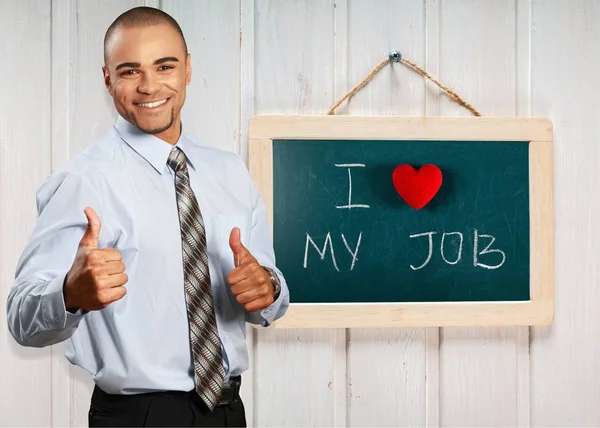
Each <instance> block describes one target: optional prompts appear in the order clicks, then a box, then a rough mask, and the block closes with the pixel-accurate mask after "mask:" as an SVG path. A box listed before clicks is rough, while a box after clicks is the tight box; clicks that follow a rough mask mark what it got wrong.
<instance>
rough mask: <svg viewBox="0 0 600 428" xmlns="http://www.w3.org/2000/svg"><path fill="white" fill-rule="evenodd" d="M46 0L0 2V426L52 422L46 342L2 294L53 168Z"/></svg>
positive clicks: (31, 227) (27, 235) (25, 239)
mask: <svg viewBox="0 0 600 428" xmlns="http://www.w3.org/2000/svg"><path fill="white" fill-rule="evenodd" d="M50 7H51V4H50V2H43V3H38V2H23V1H21V0H7V1H2V2H0V40H1V41H0V57H1V58H3V65H4V66H3V67H2V69H1V71H0V76H1V77H2V81H3V82H4V88H3V91H2V92H3V93H2V100H3V101H2V102H1V103H0V153H1V155H0V174H1V177H0V218H1V219H2V221H1V222H0V236H1V237H2V239H0V301H2V302H3V303H2V305H0V315H1V316H2V319H3V322H2V325H3V328H2V329H0V378H1V379H2V392H1V393H0V426H12V427H16V426H50V424H51V423H52V405H53V403H52V385H51V381H52V363H51V348H49V347H48V348H43V349H36V348H25V347H21V346H19V345H18V344H17V343H16V342H15V341H14V339H13V338H12V336H10V333H9V332H8V329H7V328H6V327H5V325H6V321H5V320H6V299H7V296H8V293H9V291H10V288H11V287H12V284H13V281H14V274H15V268H16V266H17V262H18V259H19V257H20V255H21V252H22V250H23V248H24V247H25V245H26V243H27V241H28V239H29V237H30V235H31V231H32V230H33V227H34V224H35V220H36V218H37V215H36V206H35V192H36V190H37V188H38V187H39V185H40V184H41V182H42V180H44V179H45V178H46V176H47V175H48V174H49V172H50V162H51V154H50V138H51V128H50V123H51V122H50V120H51V118H50V104H51V90H50V88H51V79H50V76H51V73H50V71H51V67H50V52H51V51H50V35H51V27H50V19H51V18H50V17H51V10H50Z"/></svg>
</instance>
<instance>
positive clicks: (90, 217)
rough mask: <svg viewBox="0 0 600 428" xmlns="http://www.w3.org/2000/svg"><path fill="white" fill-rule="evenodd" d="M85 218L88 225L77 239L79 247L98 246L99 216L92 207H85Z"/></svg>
mask: <svg viewBox="0 0 600 428" xmlns="http://www.w3.org/2000/svg"><path fill="white" fill-rule="evenodd" d="M83 212H84V213H85V216H86V218H87V222H88V226H87V229H86V230H85V233H84V234H83V237H82V238H81V241H79V246H80V247H90V248H98V238H99V237H100V218H99V217H98V214H96V211H94V210H93V209H92V208H90V207H87V208H86V209H85V210H83Z"/></svg>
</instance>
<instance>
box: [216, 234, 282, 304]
mask: <svg viewBox="0 0 600 428" xmlns="http://www.w3.org/2000/svg"><path fill="white" fill-rule="evenodd" d="M229 247H230V248H231V251H232V253H233V261H234V265H235V269H233V270H232V271H231V272H230V273H229V275H228V276H227V281H228V282H229V284H231V291H232V292H233V294H235V296H236V300H237V301H238V302H239V303H241V304H242V305H244V308H245V309H246V310H247V311H249V312H252V311H257V310H260V309H264V308H266V307H267V306H269V305H271V304H272V303H273V302H274V301H275V299H274V287H273V283H272V282H271V277H270V275H269V273H268V272H267V271H266V270H265V269H264V268H263V267H262V266H261V265H260V264H259V263H258V261H257V260H256V259H255V258H254V257H253V256H252V254H251V253H250V251H249V250H248V249H247V248H246V247H244V245H242V242H241V239H240V230H239V229H238V228H237V227H234V228H233V229H232V230H231V234H230V235H229Z"/></svg>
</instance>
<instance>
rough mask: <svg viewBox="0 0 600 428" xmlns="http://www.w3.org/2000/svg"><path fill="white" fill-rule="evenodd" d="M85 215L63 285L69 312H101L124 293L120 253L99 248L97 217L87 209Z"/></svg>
mask: <svg viewBox="0 0 600 428" xmlns="http://www.w3.org/2000/svg"><path fill="white" fill-rule="evenodd" d="M84 213H85V216H86V217H87V222H88V226H87V229H86V231H85V233H84V234H83V237H82V238H81V241H79V246H78V248H77V254H76V255H75V260H74V261H73V265H72V266H71V269H69V272H68V273H67V277H66V280H65V285H64V297H65V306H66V308H67V310H69V311H71V312H75V311H77V309H83V310H86V311H93V310H99V309H103V308H105V307H107V306H108V305H109V304H111V303H112V302H114V301H116V300H119V299H121V298H123V296H125V294H126V293H127V291H126V289H125V287H123V285H125V283H127V280H128V278H127V275H126V274H125V273H124V272H125V265H124V264H123V262H122V256H121V253H120V252H119V251H118V250H115V249H113V248H98V238H99V236H100V228H101V223H100V218H99V217H98V214H96V212H95V211H94V210H93V209H92V208H89V207H88V208H86V209H85V210H84Z"/></svg>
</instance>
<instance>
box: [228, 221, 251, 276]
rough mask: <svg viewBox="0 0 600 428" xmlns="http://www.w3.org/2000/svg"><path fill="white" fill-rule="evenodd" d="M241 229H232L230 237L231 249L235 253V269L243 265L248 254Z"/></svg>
mask: <svg viewBox="0 0 600 428" xmlns="http://www.w3.org/2000/svg"><path fill="white" fill-rule="evenodd" d="M240 236H241V235H240V229H239V228H237V227H234V228H233V229H231V234H230V235H229V247H230V248H231V251H232V252H233V262H234V264H235V267H238V266H239V265H241V264H242V263H243V261H244V257H245V256H246V254H247V253H248V250H247V249H246V247H244V246H243V245H242V240H241V238H240Z"/></svg>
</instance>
